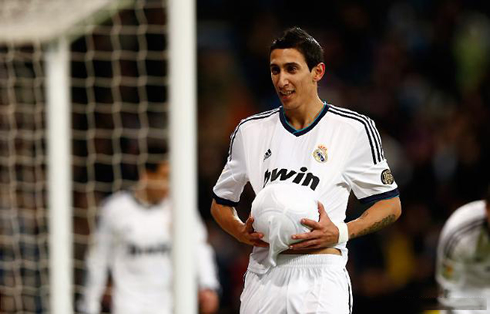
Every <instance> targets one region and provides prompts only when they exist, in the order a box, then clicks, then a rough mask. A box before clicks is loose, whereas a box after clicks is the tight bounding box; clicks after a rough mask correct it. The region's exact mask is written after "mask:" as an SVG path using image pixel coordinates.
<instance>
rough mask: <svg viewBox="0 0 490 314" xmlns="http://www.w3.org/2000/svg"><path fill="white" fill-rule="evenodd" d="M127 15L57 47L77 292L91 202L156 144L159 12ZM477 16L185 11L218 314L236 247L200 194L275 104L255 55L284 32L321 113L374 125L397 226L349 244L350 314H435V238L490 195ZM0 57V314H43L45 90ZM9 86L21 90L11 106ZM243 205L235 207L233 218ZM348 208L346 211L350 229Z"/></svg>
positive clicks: (155, 5) (466, 10)
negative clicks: (241, 126) (312, 44)
mask: <svg viewBox="0 0 490 314" xmlns="http://www.w3.org/2000/svg"><path fill="white" fill-rule="evenodd" d="M136 3H139V5H137V6H136V7H135V8H133V9H128V10H124V11H122V12H120V13H119V14H116V15H114V16H113V17H112V18H111V19H109V20H107V21H106V22H104V23H103V24H102V26H101V27H99V28H96V29H95V30H94V31H93V32H90V33H89V34H87V35H85V36H83V37H81V38H79V39H78V40H76V41H74V42H73V43H72V46H71V51H72V53H71V60H72V61H71V66H72V74H71V75H72V78H73V81H72V101H73V107H72V110H73V111H72V123H73V130H74V133H73V141H72V143H73V145H74V149H73V157H74V166H73V171H74V172H73V174H74V178H73V181H74V194H73V196H74V207H75V212H74V214H75V217H74V223H75V224H74V229H75V230H74V231H75V234H76V237H75V243H74V245H75V246H74V249H75V251H74V253H75V261H76V262H75V265H74V266H75V282H76V284H77V289H76V290H75V291H76V292H78V291H79V290H78V289H79V285H80V284H81V280H82V279H81V277H82V273H83V255H84V252H85V248H86V244H87V241H88V236H89V234H90V233H91V232H92V231H93V228H94V220H95V216H96V207H97V204H98V203H99V202H100V200H101V199H102V198H103V197H104V196H106V195H108V194H110V193H112V192H114V191H117V190H118V189H121V188H124V187H127V186H129V185H130V184H131V183H132V182H134V180H135V179H136V177H137V172H138V167H140V166H141V165H142V164H143V163H144V162H145V161H146V159H147V158H151V156H150V155H148V154H147V148H148V146H149V145H152V144H161V143H163V142H165V141H166V138H167V137H166V136H167V134H166V133H165V132H164V130H165V129H166V127H167V126H166V125H167V123H168V122H167V111H166V109H165V106H163V105H162V104H164V103H165V102H166V100H167V95H166V75H167V70H166V60H165V51H166V49H167V47H166V28H165V24H166V17H165V14H164V10H165V9H164V8H163V7H161V5H160V4H161V3H162V2H160V1H151V0H148V1H137V2H136ZM148 3H149V4H150V5H149V7H145V6H146V5H148ZM0 5H1V4H0ZM488 13H489V12H488V9H487V4H486V2H485V1H462V0H459V1H457V0H454V1H451V0H447V1H442V0H441V1H421V0H412V1H385V0H384V1H376V2H365V1H340V0H339V1H319V0H314V1H308V2H302V3H298V1H280V0H250V1H237V2H235V1H225V0H199V1H197V22H198V30H197V31H198V32H197V34H198V42H197V44H198V60H197V61H198V128H199V132H198V139H199V141H198V158H199V167H198V169H199V173H198V180H199V181H198V183H199V185H198V189H199V209H200V212H201V214H202V216H203V218H204V219H205V221H206V223H207V226H208V229H209V236H210V242H211V244H212V245H213V246H214V248H215V250H216V253H217V260H218V266H219V272H220V280H221V284H222V286H223V291H222V292H223V294H222V300H221V310H220V313H221V314H231V313H238V306H239V295H240V292H241V289H242V283H243V281H242V280H243V279H242V278H243V274H244V272H245V270H246V266H247V262H248V254H249V252H250V248H249V247H247V246H244V245H240V244H239V243H237V242H236V241H235V240H234V239H232V238H231V237H229V236H228V235H226V234H225V233H224V232H223V231H221V229H220V228H219V227H218V226H217V225H216V224H215V223H214V221H213V220H212V218H211V216H210V213H209V206H210V203H211V192H212V191H211V189H212V186H213V185H214V183H215V181H216V179H217V177H218V176H219V173H220V172H221V169H222V167H223V164H224V162H225V159H226V155H227V151H228V144H229V135H230V134H231V133H232V131H233V129H234V127H235V126H236V124H237V123H238V122H239V121H240V119H242V118H244V117H246V116H248V115H250V114H253V113H256V112H260V111H264V110H267V109H270V108H272V107H276V106H278V105H279V102H278V100H277V98H276V95H275V92H274V90H273V87H272V84H271V82H270V75H269V67H268V63H269V51H268V47H269V44H270V42H271V41H272V39H273V38H275V37H276V36H277V35H278V34H279V33H280V32H281V31H282V30H283V29H284V28H286V27H290V26H300V27H303V28H305V29H306V30H307V31H309V32H310V33H311V34H312V35H313V36H315V37H316V38H317V39H318V40H319V41H320V43H321V44H322V46H323V47H324V50H325V63H326V68H327V75H326V77H325V78H324V79H323V80H322V82H321V87H320V92H321V96H322V97H323V99H324V100H326V101H327V102H329V103H333V104H335V105H337V106H342V107H346V108H351V109H354V110H356V111H359V112H361V113H363V114H366V115H369V116H370V117H371V118H373V119H374V120H375V121H376V123H377V127H378V130H379V131H380V132H381V135H382V137H383V144H384V149H385V153H386V156H387V158H388V160H389V162H390V165H391V167H392V171H393V173H394V176H395V178H396V180H397V182H398V184H399V186H400V191H401V199H402V205H403V215H402V217H401V219H400V220H399V221H398V222H397V223H396V224H394V225H393V226H391V227H389V228H387V229H386V230H383V231H382V232H379V233H376V234H373V235H369V236H365V237H363V238H359V239H356V240H354V241H352V242H350V243H349V245H348V247H349V249H350V255H349V259H350V261H349V264H348V268H349V271H350V275H351V279H352V282H353V289H354V291H353V292H354V313H355V314H363V313H373V312H377V313H407V314H408V313H410V314H416V313H423V312H424V309H427V308H430V307H431V306H433V305H434V304H433V302H434V298H435V297H436V295H437V287H436V285H435V281H434V278H433V274H434V262H435V248H436V245H437V239H438V234H439V232H440V229H441V227H442V224H443V222H444V221H445V219H446V218H447V217H448V216H449V215H450V214H451V212H452V211H453V210H454V209H456V208H457V207H458V206H460V205H462V204H464V203H466V202H468V201H471V200H475V199H478V198H480V196H481V193H482V191H483V189H484V187H485V186H487V185H488V182H489V174H490V165H489V161H490V140H489V138H490V124H489V123H488V121H490V65H489V63H490V19H489V14H488ZM121 25H123V26H124V27H122V28H121ZM141 25H147V26H148V25H149V27H147V26H141ZM1 49H2V51H1V53H2V58H3V59H2V62H4V61H5V63H2V68H0V78H1V79H2V81H1V86H0V87H1V89H2V91H6V90H9V91H10V94H8V95H9V96H8V97H6V96H2V98H1V102H0V129H1V131H2V132H1V133H0V139H1V142H0V148H1V151H0V156H1V167H0V174H1V175H2V176H1V180H0V183H1V184H2V190H1V193H0V195H1V196H2V200H1V201H0V211H1V214H0V239H1V241H0V249H1V250H0V266H1V267H0V287H1V288H2V289H0V312H1V313H24V312H25V313H45V312H46V311H45V309H46V304H45V301H43V300H44V298H45V295H46V293H47V291H46V287H45V283H46V280H47V279H46V268H47V264H46V254H47V251H46V250H47V249H46V245H47V244H46V243H47V242H46V241H47V240H46V238H45V234H46V214H45V211H44V206H45V200H44V198H43V195H44V192H45V188H46V187H45V182H44V169H45V160H43V159H42V158H38V156H40V155H42V154H44V145H45V143H44V133H43V129H44V120H43V118H42V116H40V115H42V114H43V113H44V109H43V106H42V105H40V104H42V103H43V96H42V95H40V94H37V93H36V90H38V89H39V88H42V87H43V86H42V84H43V83H42V81H40V80H36V79H34V77H35V76H36V75H38V74H39V75H41V76H42V73H43V69H42V67H41V66H39V62H41V61H40V55H39V54H37V53H36V51H38V50H36V47H27V48H26V47H24V48H23V49H20V50H19V51H17V52H16V53H12V52H11V50H9V49H10V47H3V46H2V47H1ZM114 50H115V51H118V53H119V54H117V53H116V54H114V53H113V52H112V51H114ZM19 58H20V59H19ZM27 59H28V60H34V62H31V61H27V62H26V60H27ZM36 64H37V65H36ZM12 75H15V76H17V77H22V78H24V79H23V80H17V81H15V82H16V83H15V84H17V83H19V82H20V83H19V84H21V83H22V84H24V85H25V84H27V85H25V86H23V88H26V87H27V88H28V89H29V90H30V92H29V93H27V94H23V95H18V96H16V97H13V98H12V95H16V94H15V93H14V94H12V92H11V91H12V90H17V89H16V86H17V85H15V84H13V85H12V80H11V76H12ZM141 77H144V78H145V79H141ZM121 78H122V79H121ZM9 84H10V85H9ZM22 84H21V85H22ZM118 97H119V98H118ZM14 100H15V101H14ZM115 104H116V105H115ZM40 117H41V118H40ZM20 128H23V129H24V130H25V131H24V132H17V129H20ZM14 131H15V132H17V133H12V132H14ZM9 145H10V146H9ZM12 145H14V146H12ZM13 147H15V153H16V155H13V153H12V151H11V150H12V148H13ZM253 197H254V195H253V192H251V190H250V189H247V190H246V191H245V192H244V194H243V195H242V201H241V204H240V207H239V213H240V215H241V216H242V217H245V216H246V215H247V213H248V212H247V211H248V208H249V204H250V203H251V201H252V199H253ZM362 210H363V208H362V207H360V206H359V205H358V204H357V202H356V200H354V199H353V200H352V202H351V207H350V210H349V212H348V216H349V219H352V218H355V217H357V216H358V215H359V214H360V213H361V212H362ZM12 236H14V237H12ZM12 241H13V242H12ZM20 259H22V262H20ZM42 261H44V262H42ZM21 304H22V305H21Z"/></svg>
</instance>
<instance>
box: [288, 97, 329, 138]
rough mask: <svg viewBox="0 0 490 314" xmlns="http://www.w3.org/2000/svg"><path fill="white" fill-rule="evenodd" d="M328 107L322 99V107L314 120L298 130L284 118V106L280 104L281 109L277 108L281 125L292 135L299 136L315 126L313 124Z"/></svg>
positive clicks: (321, 116) (318, 120) (316, 122)
mask: <svg viewBox="0 0 490 314" xmlns="http://www.w3.org/2000/svg"><path fill="white" fill-rule="evenodd" d="M328 108H329V106H328V104H327V103H326V102H325V101H324V102H323V109H322V111H320V113H319V114H318V115H317V116H316V118H315V120H313V122H311V123H310V124H309V125H308V126H306V127H304V128H302V129H299V130H296V129H295V128H293V126H292V125H291V124H290V123H289V122H288V120H287V119H286V115H285V114H284V108H283V107H282V106H281V109H280V110H279V117H280V120H281V123H282V126H283V127H284V128H285V129H286V131H288V132H289V133H291V134H293V135H294V136H301V135H303V134H306V133H308V132H309V131H310V130H312V129H313V128H314V127H315V125H317V124H318V122H320V120H321V119H322V118H323V116H324V115H325V114H326V113H327V111H328Z"/></svg>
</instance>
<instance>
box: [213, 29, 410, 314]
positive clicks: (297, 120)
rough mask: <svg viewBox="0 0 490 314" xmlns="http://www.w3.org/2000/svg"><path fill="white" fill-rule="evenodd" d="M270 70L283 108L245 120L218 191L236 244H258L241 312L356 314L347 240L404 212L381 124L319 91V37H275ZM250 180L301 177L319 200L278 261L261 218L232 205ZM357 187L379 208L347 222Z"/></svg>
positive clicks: (259, 183)
mask: <svg viewBox="0 0 490 314" xmlns="http://www.w3.org/2000/svg"><path fill="white" fill-rule="evenodd" d="M270 74H271V78H272V83H273V85H274V87H275V90H276V92H277V95H278V96H279V98H280V101H281V103H282V106H280V107H279V108H277V109H273V110H270V111H267V112H263V113H260V114H257V115H254V116H251V117H249V118H246V119H244V120H242V121H241V122H240V123H239V125H238V126H237V127H236V129H235V131H234V133H233V134H232V136H231V143H230V148H229V155H228V159H227V163H226V165H225V167H224V169H223V172H222V173H221V175H220V177H219V179H218V181H217V183H216V185H215V186H214V188H213V193H214V199H213V202H212V205H211V212H212V215H213V217H214V218H215V220H216V221H217V222H218V224H219V225H220V226H221V227H222V228H223V229H224V230H226V231H227V232H228V233H230V234H231V235H232V236H233V237H235V238H236V239H237V240H238V241H240V242H243V243H247V244H250V245H253V246H254V248H253V251H252V253H251V255H250V260H249V265H248V270H247V274H246V277H245V286H244V290H243V292H242V295H241V305H240V312H241V313H244V314H255V313H331V314H347V313H351V311H352V292H351V287H350V279H349V276H348V274H347V271H346V269H345V265H346V262H347V248H346V242H347V240H348V239H353V238H356V237H359V236H362V235H365V234H368V233H371V232H374V231H377V230H379V229H382V228H384V227H385V226H387V225H389V224H391V223H393V222H394V221H395V220H396V219H397V218H398V217H399V216H400V214H401V205H400V200H399V197H398V195H399V193H398V189H397V185H396V183H395V181H394V179H393V176H392V175H391V172H390V169H389V167H388V164H387V161H386V159H385V157H384V153H383V149H382V146H381V138H380V136H379V133H378V131H377V130H376V127H375V124H374V122H373V121H372V120H371V119H369V118H368V117H366V116H364V115H361V114H359V113H356V112H354V111H351V110H347V109H343V108H339V107H336V106H333V105H331V104H328V103H327V102H326V101H323V100H321V99H320V98H319V96H318V91H317V88H318V82H319V81H320V80H321V79H322V77H323V75H324V74H325V64H324V63H323V50H322V48H321V46H320V45H319V43H318V42H317V41H316V40H315V39H314V38H313V37H312V36H310V35H309V34H307V33H306V32H305V31H303V30H302V29H300V28H297V27H295V28H291V29H288V30H286V31H285V33H284V34H283V35H282V36H281V37H280V38H278V39H276V40H275V41H274V42H273V43H272V45H271V47H270ZM247 182H250V184H251V186H252V188H253V190H254V191H255V194H257V193H258V192H259V191H260V190H261V189H262V188H264V186H266V185H268V184H281V183H288V184H298V185H302V186H306V187H309V188H310V189H311V190H312V191H314V192H315V193H316V195H317V197H318V199H319V200H320V202H319V205H318V211H319V217H320V218H319V221H312V220H308V219H302V220H301V223H302V224H304V225H306V226H309V227H311V228H312V230H311V232H307V233H302V234H296V235H293V236H292V238H294V239H297V240H302V241H301V242H299V243H296V244H294V245H291V246H290V249H289V250H287V251H285V252H282V253H281V254H280V255H279V257H278V259H277V266H271V265H270V264H269V263H267V262H266V261H267V256H268V248H267V243H265V242H264V241H262V237H263V234H261V233H258V232H254V230H253V227H252V223H253V221H254V218H253V217H250V216H249V218H248V219H247V220H246V221H245V222H242V221H241V220H240V219H239V217H238V216H237V214H236V211H235V209H234V207H235V206H236V205H237V203H238V201H239V199H240V194H241V193H242V191H243V188H244V185H245V184H246V183H247ZM351 190H352V191H353V192H354V194H355V195H356V196H357V198H358V199H359V200H360V201H361V202H362V203H369V204H372V206H371V207H370V208H368V209H367V210H366V211H365V212H364V213H363V214H362V216H361V217H359V218H358V219H356V220H353V221H350V222H349V223H348V224H346V223H345V222H344V220H345V217H346V215H345V213H346V208H347V201H348V198H349V194H350V192H351ZM298 223H300V222H298Z"/></svg>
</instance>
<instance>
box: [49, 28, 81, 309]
mask: <svg viewBox="0 0 490 314" xmlns="http://www.w3.org/2000/svg"><path fill="white" fill-rule="evenodd" d="M69 54H70V46H69V42H68V39H67V38H66V37H63V36H62V37H60V38H58V39H57V40H55V41H54V42H52V43H51V44H50V46H49V47H48V49H47V51H46V52H45V56H46V57H45V66H46V80H47V82H46V100H47V106H48V107H47V110H46V114H47V117H46V122H47V138H46V143H47V146H48V153H47V157H48V160H47V168H48V176H47V179H48V182H49V184H48V206H49V228H48V232H49V269H50V271H49V287H50V289H49V291H50V294H49V295H50V312H51V313H54V314H61V313H71V312H72V311H73V308H74V306H73V288H72V285H73V275H72V274H73V270H72V269H73V262H72V256H73V227H72V216H73V199H72V181H73V178H72V171H71V164H72V163H71V145H70V144H71V114H70V113H71V110H70V108H71V106H70V99H71V97H70V84H69V81H70V80H69V79H70V59H69V58H70V56H69ZM61 134H64V135H65V136H60V135H61Z"/></svg>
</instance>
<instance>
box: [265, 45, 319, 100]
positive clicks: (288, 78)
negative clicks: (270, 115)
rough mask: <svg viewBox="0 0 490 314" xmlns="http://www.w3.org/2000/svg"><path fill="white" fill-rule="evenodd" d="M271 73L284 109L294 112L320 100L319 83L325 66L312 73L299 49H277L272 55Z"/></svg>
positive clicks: (315, 69) (316, 68) (313, 70)
mask: <svg viewBox="0 0 490 314" xmlns="http://www.w3.org/2000/svg"><path fill="white" fill-rule="evenodd" d="M270 71H271V78H272V83H273V84H274V88H275V89H276V92H277V95H278V96H279V99H280V100H281V103H282V105H283V107H284V109H286V110H294V109H298V108H300V107H301V106H305V105H308V104H310V103H311V102H313V101H315V100H316V99H317V98H318V93H317V85H318V84H317V82H318V81H319V80H320V79H321V78H322V77H323V74H324V72H325V65H324V64H323V63H320V64H318V65H317V66H316V67H315V68H313V69H312V70H311V71H310V70H309V68H308V65H307V64H306V60H305V58H304V56H303V54H302V53H301V52H299V51H298V50H297V49H294V48H288V49H275V50H273V51H272V52H271V55H270Z"/></svg>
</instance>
